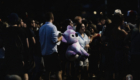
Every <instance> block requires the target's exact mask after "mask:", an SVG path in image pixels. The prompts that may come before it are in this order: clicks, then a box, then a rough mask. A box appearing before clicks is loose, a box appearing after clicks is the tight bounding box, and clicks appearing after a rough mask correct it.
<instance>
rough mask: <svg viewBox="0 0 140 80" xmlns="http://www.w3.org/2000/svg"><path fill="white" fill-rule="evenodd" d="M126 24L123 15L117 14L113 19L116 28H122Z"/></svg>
mask: <svg viewBox="0 0 140 80" xmlns="http://www.w3.org/2000/svg"><path fill="white" fill-rule="evenodd" d="M123 22H124V17H123V15H121V14H115V15H113V17H112V24H114V25H115V26H121V25H122V24H123Z"/></svg>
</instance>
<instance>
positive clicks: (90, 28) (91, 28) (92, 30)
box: [89, 24, 98, 34]
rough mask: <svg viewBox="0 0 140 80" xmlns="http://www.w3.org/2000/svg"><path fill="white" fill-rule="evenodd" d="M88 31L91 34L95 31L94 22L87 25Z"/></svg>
mask: <svg viewBox="0 0 140 80" xmlns="http://www.w3.org/2000/svg"><path fill="white" fill-rule="evenodd" d="M89 31H90V33H91V34H94V33H97V32H98V31H97V29H96V25H95V24H90V25H89Z"/></svg>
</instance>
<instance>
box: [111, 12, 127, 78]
mask: <svg viewBox="0 0 140 80" xmlns="http://www.w3.org/2000/svg"><path fill="white" fill-rule="evenodd" d="M123 21H124V18H123V16H122V15H120V14H117V15H114V16H113V19H112V25H113V26H114V28H113V29H112V32H111V37H110V42H109V44H110V45H109V46H110V49H111V50H112V52H111V53H114V54H113V56H112V58H113V61H114V62H113V63H114V71H115V76H116V79H117V80H120V79H122V78H123V77H124V76H125V74H124V70H125V67H124V64H125V58H126V57H125V55H126V54H125V52H124V50H125V44H124V41H125V38H126V37H127V35H128V33H127V32H126V31H125V30H124V29H121V25H123Z"/></svg>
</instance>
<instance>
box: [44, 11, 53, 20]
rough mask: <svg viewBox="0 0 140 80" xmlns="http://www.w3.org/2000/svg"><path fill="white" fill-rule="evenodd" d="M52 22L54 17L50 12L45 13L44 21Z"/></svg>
mask: <svg viewBox="0 0 140 80" xmlns="http://www.w3.org/2000/svg"><path fill="white" fill-rule="evenodd" d="M51 19H52V20H54V16H53V13H52V12H46V13H45V21H50V20H51Z"/></svg>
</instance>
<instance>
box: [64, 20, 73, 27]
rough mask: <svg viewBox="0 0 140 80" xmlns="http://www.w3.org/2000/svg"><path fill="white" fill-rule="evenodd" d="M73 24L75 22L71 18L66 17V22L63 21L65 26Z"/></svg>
mask: <svg viewBox="0 0 140 80" xmlns="http://www.w3.org/2000/svg"><path fill="white" fill-rule="evenodd" d="M68 25H70V26H73V22H72V20H71V19H66V20H65V21H64V22H63V26H68Z"/></svg>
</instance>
